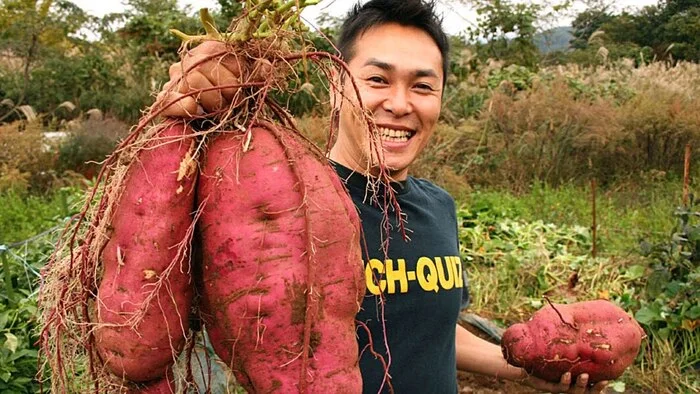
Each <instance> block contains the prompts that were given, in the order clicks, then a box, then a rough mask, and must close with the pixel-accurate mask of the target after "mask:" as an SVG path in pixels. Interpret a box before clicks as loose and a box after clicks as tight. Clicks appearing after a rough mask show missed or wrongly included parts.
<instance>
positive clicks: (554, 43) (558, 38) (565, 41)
mask: <svg viewBox="0 0 700 394" xmlns="http://www.w3.org/2000/svg"><path fill="white" fill-rule="evenodd" d="M573 31H574V29H573V28H572V27H571V26H561V27H555V28H554V29H550V30H547V31H545V32H542V33H539V34H537V35H536V36H535V45H537V49H539V50H540V52H542V53H550V52H554V51H565V50H567V49H569V41H571V39H572V38H574V36H573V34H572V32H573Z"/></svg>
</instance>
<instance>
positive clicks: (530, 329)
mask: <svg viewBox="0 0 700 394" xmlns="http://www.w3.org/2000/svg"><path fill="white" fill-rule="evenodd" d="M643 337H644V330H643V329H642V328H641V327H640V326H639V324H638V323H637V322H636V321H635V320H634V319H633V318H632V317H630V316H629V315H628V314H627V313H625V311H624V310H622V309H621V308H619V307H618V306H616V305H614V304H613V303H611V302H609V301H605V300H596V301H587V302H578V303H574V304H569V305H562V304H552V305H550V306H546V307H544V308H542V309H540V310H539V311H537V312H536V313H535V314H534V315H533V316H532V318H531V319H530V320H529V321H528V322H526V323H520V324H515V325H513V326H511V327H509V328H508V329H507V330H506V332H505V333H504V335H503V339H502V342H501V348H502V350H503V356H504V357H505V358H506V360H508V363H510V364H512V365H515V366H517V367H521V368H524V369H525V370H526V371H527V372H528V373H530V374H532V375H534V376H536V377H538V378H541V379H545V380H548V381H551V382H558V381H559V380H560V378H561V376H562V375H563V374H564V373H565V372H571V375H572V378H575V377H576V376H578V375H580V374H583V373H587V374H588V375H589V382H591V383H595V382H600V381H603V380H613V379H616V378H618V377H619V376H620V375H622V373H623V372H624V370H625V369H626V368H627V367H629V366H630V365H631V364H632V363H633V362H634V359H635V357H636V356H637V353H638V352H639V346H640V345H641V341H642V338H643Z"/></svg>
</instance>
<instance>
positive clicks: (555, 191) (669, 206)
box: [463, 178, 682, 256]
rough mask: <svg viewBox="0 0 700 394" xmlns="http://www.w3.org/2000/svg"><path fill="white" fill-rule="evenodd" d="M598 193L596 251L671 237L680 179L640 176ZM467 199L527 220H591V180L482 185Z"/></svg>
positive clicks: (624, 249) (620, 250)
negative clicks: (517, 189)
mask: <svg viewBox="0 0 700 394" xmlns="http://www.w3.org/2000/svg"><path fill="white" fill-rule="evenodd" d="M596 194H597V196H596V216H597V217H596V221H597V229H598V240H597V249H598V252H599V253H602V254H603V255H605V254H613V255H617V256H620V255H628V254H630V253H634V252H636V251H638V250H639V243H640V241H642V240H645V241H647V242H656V241H660V240H662V239H664V238H666V237H668V235H669V234H670V232H671V230H672V228H673V226H674V224H675V221H674V219H673V217H672V216H671V214H672V213H673V211H674V209H675V208H676V207H677V206H678V205H680V203H681V201H680V196H681V194H682V185H681V183H680V181H678V180H675V179H671V178H669V179H666V178H664V179H657V180H640V181H639V183H636V184H634V183H631V182H625V183H621V184H619V185H616V186H612V187H609V188H607V189H604V190H598V191H597V193H596ZM463 203H464V204H465V206H476V207H491V209H494V210H497V211H501V212H503V214H504V216H510V217H513V218H520V219H522V220H525V221H537V220H542V221H544V222H545V223H553V224H556V225H559V226H574V225H577V226H584V227H588V228H590V227H591V225H592V194H591V189H590V187H589V186H580V185H574V184H565V185H562V186H559V187H556V188H554V187H550V186H548V185H546V184H542V183H536V184H534V185H533V186H532V187H531V188H530V190H529V191H527V192H525V193H521V194H515V193H510V192H507V191H499V190H493V189H486V190H478V191H475V192H474V193H472V194H471V195H469V196H468V198H467V199H466V200H465V201H464V202H463Z"/></svg>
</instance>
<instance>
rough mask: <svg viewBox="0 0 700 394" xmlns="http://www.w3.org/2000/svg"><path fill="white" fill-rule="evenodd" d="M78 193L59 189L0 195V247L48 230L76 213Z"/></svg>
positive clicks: (79, 193) (13, 192)
mask: <svg viewBox="0 0 700 394" xmlns="http://www.w3.org/2000/svg"><path fill="white" fill-rule="evenodd" d="M81 196H82V192H81V191H80V189H78V188H76V187H62V188H59V189H55V190H52V191H50V192H48V193H46V194H44V195H32V194H28V193H24V192H16V191H12V190H8V191H5V192H2V193H0V201H2V206H1V207H0V229H2V230H1V231H0V244H10V243H13V242H19V241H22V240H25V239H27V238H29V237H32V236H34V235H36V234H39V233H41V232H42V231H45V230H48V229H50V228H52V227H54V226H56V225H57V224H58V223H60V222H61V221H62V220H63V219H65V218H67V217H69V216H72V215H73V214H75V213H76V203H77V202H78V201H79V200H80V198H81Z"/></svg>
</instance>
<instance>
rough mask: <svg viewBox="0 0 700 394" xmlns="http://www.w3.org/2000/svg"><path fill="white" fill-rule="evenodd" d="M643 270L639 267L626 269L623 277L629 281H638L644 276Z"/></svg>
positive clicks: (642, 267)
mask: <svg viewBox="0 0 700 394" xmlns="http://www.w3.org/2000/svg"><path fill="white" fill-rule="evenodd" d="M644 271H645V268H644V266H641V265H633V266H630V267H628V268H627V271H626V272H625V277H626V278H627V279H630V280H635V279H639V278H641V277H642V276H644Z"/></svg>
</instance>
